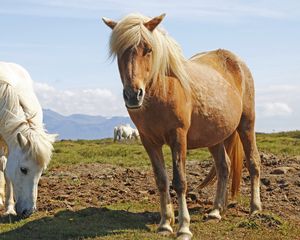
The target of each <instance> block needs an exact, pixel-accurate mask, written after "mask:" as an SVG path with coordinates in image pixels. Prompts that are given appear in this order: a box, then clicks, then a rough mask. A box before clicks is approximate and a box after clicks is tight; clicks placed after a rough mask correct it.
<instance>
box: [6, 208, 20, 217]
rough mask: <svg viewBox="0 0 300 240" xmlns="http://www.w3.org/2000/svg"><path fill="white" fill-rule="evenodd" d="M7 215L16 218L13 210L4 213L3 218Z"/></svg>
mask: <svg viewBox="0 0 300 240" xmlns="http://www.w3.org/2000/svg"><path fill="white" fill-rule="evenodd" d="M8 215H13V216H17V213H16V211H15V210H14V209H8V210H7V211H6V212H5V213H4V216H8Z"/></svg>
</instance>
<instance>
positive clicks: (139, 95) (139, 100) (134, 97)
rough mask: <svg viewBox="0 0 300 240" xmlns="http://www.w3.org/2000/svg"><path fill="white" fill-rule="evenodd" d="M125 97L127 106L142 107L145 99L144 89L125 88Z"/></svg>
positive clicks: (130, 107)
mask: <svg viewBox="0 0 300 240" xmlns="http://www.w3.org/2000/svg"><path fill="white" fill-rule="evenodd" d="M123 98H124V101H125V105H126V107H127V108H129V109H136V108H140V107H141V106H142V104H143V100H144V90H143V89H142V88H139V89H138V90H133V89H132V88H124V89H123Z"/></svg>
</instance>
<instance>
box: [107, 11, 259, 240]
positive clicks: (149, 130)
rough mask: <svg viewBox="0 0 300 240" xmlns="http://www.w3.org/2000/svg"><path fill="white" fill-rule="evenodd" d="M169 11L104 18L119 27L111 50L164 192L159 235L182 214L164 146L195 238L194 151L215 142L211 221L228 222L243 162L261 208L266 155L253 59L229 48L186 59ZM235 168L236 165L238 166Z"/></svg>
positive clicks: (187, 235) (182, 221)
mask: <svg viewBox="0 0 300 240" xmlns="http://www.w3.org/2000/svg"><path fill="white" fill-rule="evenodd" d="M164 16H165V15H164V14H163V15H161V16H159V17H155V18H152V19H150V18H148V17H145V16H142V15H139V14H131V15H128V16H126V17H125V18H124V19H122V20H121V21H119V22H114V21H112V20H110V19H107V18H103V21H104V22H105V24H106V25H108V26H109V27H110V28H111V29H112V30H113V31H112V34H111V38H110V53H111V55H113V56H116V57H117V59H118V66H119V71H120V76H121V80H122V83H123V87H124V89H123V97H124V101H125V104H126V107H127V110H128V113H129V115H130V117H131V119H132V121H133V122H134V123H135V125H136V126H137V128H138V130H139V132H140V137H141V141H142V143H143V145H144V147H145V149H146V151H147V153H148V155H149V157H150V160H151V163H152V166H153V171H154V174H155V180H156V183H157V187H158V190H159V193H160V205H161V221H160V224H159V227H158V232H159V233H163V234H167V233H172V231H173V230H172V227H171V225H172V224H173V223H174V213H173V208H172V204H171V198H170V194H169V181H168V177H167V173H166V168H165V163H164V158H163V153H162V146H163V145H164V144H167V145H169V146H170V148H171V151H172V159H173V186H174V188H175V190H176V193H177V196H178V204H179V230H178V232H177V237H178V239H191V238H192V233H191V232H190V230H189V225H190V216H189V212H188V208H187V204H186V190H187V182H186V170H185V162H186V151H187V149H194V148H201V147H208V148H209V151H210V152H211V154H212V156H213V158H214V161H215V166H214V168H213V169H212V170H211V172H210V174H209V175H208V177H207V178H206V180H205V183H204V185H205V184H207V183H209V182H211V181H212V179H213V178H214V177H215V175H216V176H217V191H216V197H215V201H214V206H213V210H212V211H211V212H210V213H209V217H210V218H217V219H221V216H220V213H221V212H222V211H223V210H224V209H225V208H226V200H227V190H226V187H227V183H228V181H229V178H230V176H231V175H232V178H233V180H232V195H233V196H235V195H236V194H237V192H238V188H239V185H240V179H241V170H242V160H243V154H245V158H246V163H247V164H246V165H247V167H248V170H249V172H250V176H251V213H255V212H257V211H259V210H261V201H260V190H259V188H260V186H259V184H260V182H259V177H260V156H259V153H258V151H257V147H256V140H255V132H254V121H255V111H254V85H253V79H252V76H251V73H250V71H249V69H248V68H247V66H246V65H245V63H244V62H243V61H242V60H241V59H239V58H238V57H237V56H236V55H234V54H233V53H231V52H229V51H227V50H222V49H219V50H215V51H210V52H205V53H201V54H196V55H195V56H193V57H192V58H190V59H188V60H187V59H185V58H184V57H183V54H182V52H181V49H180V47H179V46H178V44H177V43H176V42H175V41H174V40H173V39H172V38H171V37H169V36H168V35H167V33H166V32H164V31H163V30H162V29H159V28H157V26H158V25H159V23H160V22H161V21H162V19H163V18H164ZM230 169H231V170H230Z"/></svg>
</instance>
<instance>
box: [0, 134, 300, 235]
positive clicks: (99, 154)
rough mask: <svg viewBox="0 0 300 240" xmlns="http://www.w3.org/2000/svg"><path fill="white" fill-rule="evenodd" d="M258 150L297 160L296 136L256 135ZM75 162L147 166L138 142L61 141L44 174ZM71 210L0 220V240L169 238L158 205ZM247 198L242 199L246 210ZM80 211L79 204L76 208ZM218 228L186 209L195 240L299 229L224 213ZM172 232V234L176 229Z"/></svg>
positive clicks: (192, 156)
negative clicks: (163, 233) (163, 230)
mask: <svg viewBox="0 0 300 240" xmlns="http://www.w3.org/2000/svg"><path fill="white" fill-rule="evenodd" d="M257 143H258V147H259V149H260V150H263V151H266V152H270V153H273V154H276V155H284V156H289V157H295V156H300V132H299V131H296V132H290V133H276V134H257ZM163 151H164V153H165V159H166V163H167V165H168V166H170V165H171V155H170V150H169V149H168V147H164V149H163ZM187 158H188V161H189V160H199V161H201V160H205V159H208V158H210V155H209V152H208V151H207V150H205V149H197V150H192V151H189V152H188V156H187ZM80 163H85V164H88V163H103V164H107V163H109V164H113V165H119V166H125V167H138V168H144V167H149V166H150V161H149V159H148V156H147V154H146V152H145V150H144V148H143V146H142V145H141V144H140V143H139V142H134V143H112V140H111V139H103V140H94V141H83V140H80V141H60V142H57V143H55V152H54V155H53V159H52V161H51V164H50V166H49V169H52V170H55V169H56V168H58V167H59V166H61V165H73V164H80ZM77 201H78V202H77V203H76V206H79V207H76V208H75V209H74V210H72V211H70V210H67V209H56V211H55V212H54V213H51V214H50V213H48V212H38V213H36V214H34V215H33V216H31V217H30V218H28V219H25V220H21V221H16V222H14V221H13V222H12V223H9V219H8V218H7V217H1V218H0V239H3V240H5V239H8V240H10V239H12V240H18V239H103V240H118V239H120V240H121V239H122V240H133V239H139V240H146V239H170V238H163V237H160V236H158V235H157V234H156V233H155V229H156V227H157V223H158V222H159V213H158V212H157V209H158V203H157V204H152V203H148V202H147V201H146V200H141V201H139V202H127V203H117V204H114V205H109V206H102V207H99V208H91V207H90V208H82V207H81V208H80V205H81V203H80V199H78V200H77ZM248 201H249V199H248V198H247V199H241V204H242V205H244V204H245V205H248ZM81 206H83V205H81ZM228 211H229V212H228V213H227V214H226V216H225V218H224V219H223V220H222V221H221V222H220V223H215V222H204V221H203V220H202V219H203V216H204V210H203V209H190V213H191V231H192V232H193V233H194V236H195V238H194V239H199V238H200V236H201V239H297V238H299V236H300V228H299V225H296V224H295V223H293V222H288V221H287V220H286V219H284V220H283V219H281V218H280V217H279V216H276V215H274V214H273V213H264V214H263V215H262V216H261V217H260V218H257V219H255V218H254V219H252V218H248V217H245V216H239V215H236V214H235V212H234V210H231V209H230V210H228ZM175 230H176V229H175Z"/></svg>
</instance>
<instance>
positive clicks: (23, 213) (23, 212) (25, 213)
mask: <svg viewBox="0 0 300 240" xmlns="http://www.w3.org/2000/svg"><path fill="white" fill-rule="evenodd" d="M15 207H16V212H17V215H18V216H19V217H21V218H28V217H29V216H30V215H31V214H33V213H34V212H35V211H36V207H32V208H22V207H21V205H20V204H18V203H17V204H16V206H15Z"/></svg>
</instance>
